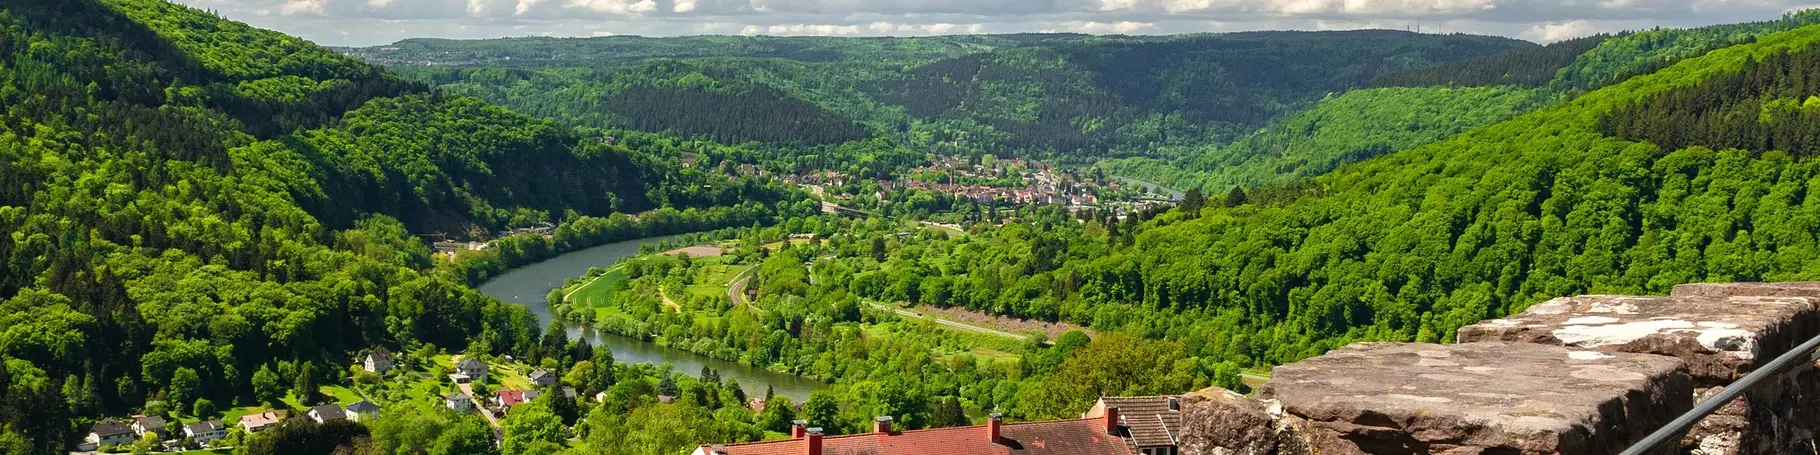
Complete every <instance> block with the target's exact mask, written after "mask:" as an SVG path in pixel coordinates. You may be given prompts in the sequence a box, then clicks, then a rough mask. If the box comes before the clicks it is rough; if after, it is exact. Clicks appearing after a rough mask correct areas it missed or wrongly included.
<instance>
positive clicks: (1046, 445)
mask: <svg viewBox="0 0 1820 455" xmlns="http://www.w3.org/2000/svg"><path fill="white" fill-rule="evenodd" d="M891 423H892V422H891V418H890V417H889V416H886V417H879V418H878V419H876V420H874V421H873V424H872V432H871V433H864V434H855V435H846V436H829V437H824V436H823V435H822V433H821V429H820V428H807V422H804V421H801V420H798V421H796V422H792V425H791V430H790V436H791V438H790V439H783V440H776V441H764V442H751V443H743V444H728V445H708V444H703V445H701V446H700V447H697V448H696V449H695V452H694V453H693V455H773V454H803V455H846V454H869V455H900V454H902V455H910V454H916V455H921V454H957V455H960V454H966V455H973V454H988V455H1131V454H1132V452H1131V450H1130V448H1129V447H1128V445H1127V444H1126V443H1125V441H1124V440H1123V439H1122V438H1120V437H1119V436H1118V435H1117V434H1116V433H1118V429H1117V427H1115V426H1113V425H1112V424H1111V423H1110V421H1108V420H1106V419H1078V420H1052V421H1042V422H1028V423H1013V424H1007V423H1004V422H1003V421H1002V420H1001V419H1000V418H999V416H998V414H993V415H992V416H991V417H989V420H988V421H987V422H986V424H985V425H974V426H968V427H950V428H933V429H927V430H915V431H897V430H894V429H892V428H891Z"/></svg>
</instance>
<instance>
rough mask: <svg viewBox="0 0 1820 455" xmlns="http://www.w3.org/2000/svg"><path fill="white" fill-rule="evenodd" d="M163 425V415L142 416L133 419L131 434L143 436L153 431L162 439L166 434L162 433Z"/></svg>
mask: <svg viewBox="0 0 1820 455" xmlns="http://www.w3.org/2000/svg"><path fill="white" fill-rule="evenodd" d="M164 425H165V424H164V417H160V416H142V417H139V418H136V419H133V434H134V435H136V436H138V437H142V438H143V437H145V434H146V433H155V434H157V435H158V438H159V439H164V438H166V436H167V435H165V434H164Z"/></svg>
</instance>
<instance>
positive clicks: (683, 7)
mask: <svg viewBox="0 0 1820 455" xmlns="http://www.w3.org/2000/svg"><path fill="white" fill-rule="evenodd" d="M670 11H674V12H678V13H687V12H690V11H695V0H676V3H674V4H672V5H671V6H670Z"/></svg>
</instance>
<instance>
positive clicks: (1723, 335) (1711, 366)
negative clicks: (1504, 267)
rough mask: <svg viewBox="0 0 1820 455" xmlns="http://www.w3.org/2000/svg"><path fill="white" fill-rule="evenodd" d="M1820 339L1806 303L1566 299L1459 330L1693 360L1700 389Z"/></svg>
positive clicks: (1816, 310) (1816, 318) (1476, 337)
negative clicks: (1812, 339)
mask: <svg viewBox="0 0 1820 455" xmlns="http://www.w3.org/2000/svg"><path fill="white" fill-rule="evenodd" d="M1817 334H1820V307H1817V306H1815V305H1814V303H1813V302H1812V301H1810V299H1808V298H1805V297H1633V296H1613V295H1587V296H1579V297H1563V298H1558V299H1554V300H1549V301H1547V302H1543V303H1539V304H1536V305H1534V306H1531V307H1529V309H1527V310H1524V311H1523V312H1522V313H1519V314H1516V315H1513V316H1510V317H1507V318H1503V319H1493V320H1490V321H1485V322H1480V323H1478V324H1473V325H1469V326H1466V327H1462V328H1460V331H1459V335H1458V337H1457V338H1458V339H1459V341H1460V342H1461V343H1471V342H1479V341H1509V342H1521V343H1541V344H1555V345H1562V346H1567V347H1572V348H1584V349H1594V350H1600V351H1606V352H1630V353H1644V354H1660V355H1666V356H1671V357H1676V358H1680V359H1682V360H1683V361H1686V362H1687V367H1688V371H1689V373H1690V374H1692V375H1693V377H1694V381H1695V382H1696V383H1698V384H1699V385H1702V386H1718V385H1725V384H1729V383H1731V382H1732V381H1735V380H1737V379H1738V378H1740V377H1743V376H1744V375H1745V374H1748V373H1750V372H1751V371H1754V370H1755V369H1756V368H1757V367H1758V366H1759V365H1762V364H1764V363H1767V362H1769V361H1770V360H1773V359H1775V358H1776V357H1777V356H1780V355H1782V354H1783V353H1786V352H1788V351H1789V350H1790V349H1793V348H1794V347H1795V346H1797V345H1800V344H1801V343H1802V342H1805V341H1807V340H1808V339H1810V338H1812V337H1813V336H1815V335H1817Z"/></svg>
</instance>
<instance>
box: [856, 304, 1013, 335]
mask: <svg viewBox="0 0 1820 455" xmlns="http://www.w3.org/2000/svg"><path fill="white" fill-rule="evenodd" d="M866 304H867V305H872V307H873V308H878V309H881V310H885V309H888V310H891V311H892V312H895V313H897V315H898V316H903V317H906V318H913V319H927V320H931V321H935V323H936V324H941V325H943V326H947V327H952V328H956V329H960V330H965V331H969V332H974V333H984V334H987V335H997V336H1002V337H1005V338H1013V339H1019V340H1024V339H1029V338H1030V336H1029V335H1021V334H1016V333H1011V332H1006V331H1003V330H997V329H990V328H986V327H980V326H977V325H972V324H966V323H960V322H954V321H950V320H947V319H942V318H937V317H931V316H929V315H926V314H922V313H918V312H915V311H910V310H906V309H903V308H898V307H895V306H891V305H886V304H882V303H878V302H866Z"/></svg>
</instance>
